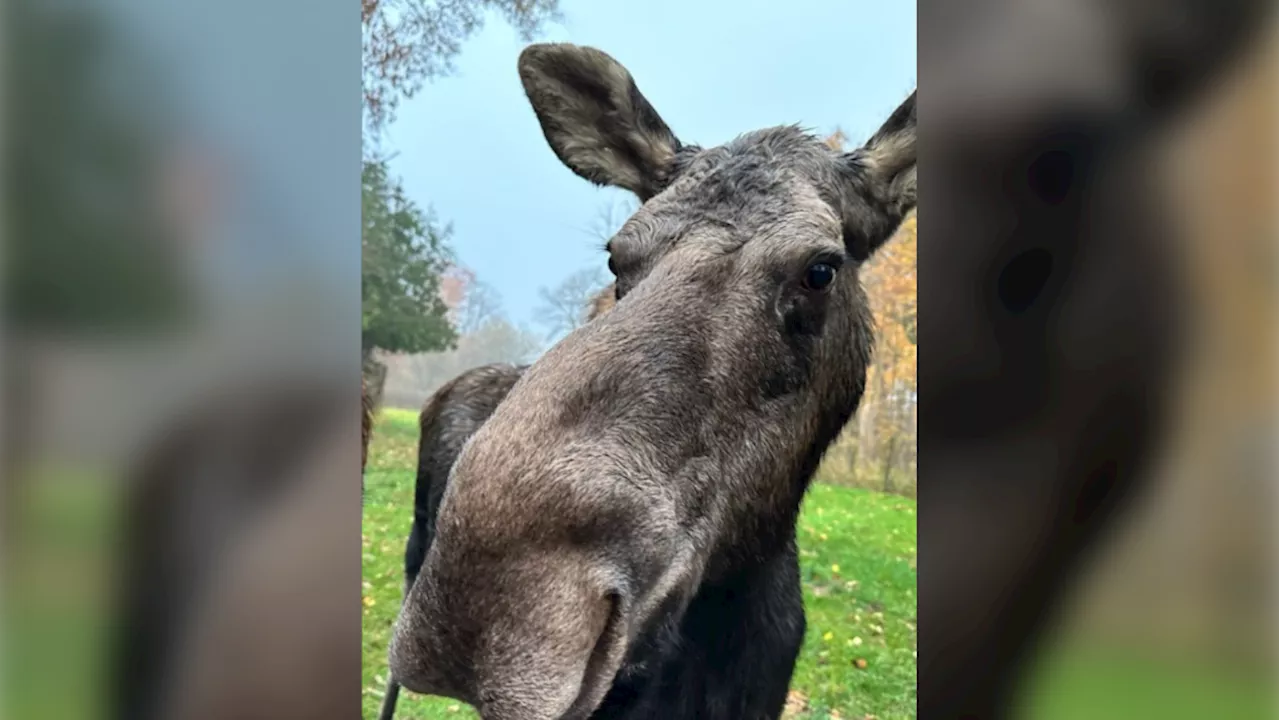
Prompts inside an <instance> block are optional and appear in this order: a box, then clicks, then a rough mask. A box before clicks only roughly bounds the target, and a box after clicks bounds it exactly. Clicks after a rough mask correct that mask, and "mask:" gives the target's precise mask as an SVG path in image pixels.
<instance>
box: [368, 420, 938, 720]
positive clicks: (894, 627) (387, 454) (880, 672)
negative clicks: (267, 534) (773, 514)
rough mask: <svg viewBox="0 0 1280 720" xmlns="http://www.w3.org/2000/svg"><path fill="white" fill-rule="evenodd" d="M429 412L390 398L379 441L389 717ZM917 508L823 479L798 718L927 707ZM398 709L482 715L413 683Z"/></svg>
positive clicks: (377, 689)
mask: <svg viewBox="0 0 1280 720" xmlns="http://www.w3.org/2000/svg"><path fill="white" fill-rule="evenodd" d="M416 454H417V422H416V416H415V415H414V413H412V412H408V411H403V410H386V411H384V412H383V413H382V414H381V415H380V418H379V421H378V426H377V428H376V429H375V431H374V437H373V443H372V446H371V447H370V449H369V466H368V470H367V473H366V476H365V493H366V494H365V510H364V529H363V535H362V539H361V541H362V545H363V550H362V552H363V557H364V587H363V595H364V609H363V613H364V615H363V619H362V623H363V629H364V640H363V642H364V647H363V654H364V657H363V678H362V684H363V688H364V690H363V699H362V706H363V715H364V717H365V718H374V717H377V713H378V708H379V707H380V705H381V703H382V693H383V689H384V687H385V683H386V677H387V659H386V658H387V641H388V639H389V634H390V630H391V625H392V623H393V622H394V620H395V616H396V610H397V609H398V607H399V604H400V593H401V584H402V582H403V581H402V572H403V571H402V563H403V555H404V542H405V539H406V538H407V537H408V534H409V524H410V520H411V515H412V507H413V481H414V471H415V466H416ZM915 512H916V508H915V502H914V501H912V500H908V499H905V498H901V497H897V496H893V495H883V494H880V493H876V492H871V491H867V490H861V489H857V488H847V487H836V486H832V485H827V484H817V485H815V486H814V487H813V489H812V490H811V491H810V493H809V497H808V499H807V500H806V501H805V505H804V509H803V513H802V515H801V518H800V524H799V539H800V548H801V549H800V554H801V558H800V563H801V574H802V577H803V580H804V597H805V609H806V615H807V617H808V632H807V634H806V636H805V644H804V648H803V649H802V650H801V653H800V660H799V663H798V664H797V667H796V673H795V676H794V677H793V678H792V693H791V698H790V700H789V702H788V709H787V714H786V717H788V718H797V719H800V718H804V719H814V720H816V719H817V718H824V719H825V718H830V717H838V718H863V717H866V716H873V717H875V718H878V720H899V719H902V718H912V717H915V702H916V664H915V647H916V626H915V622H916V619H915V615H916V569H915V568H916V560H915V558H916V516H915ZM396 717H397V718H402V719H405V720H407V719H409V718H475V717H476V715H475V713H474V712H472V711H471V710H470V708H467V707H465V706H463V705H461V704H459V703H457V702H455V701H452V700H447V699H443V698H432V697H423V696H419V695H414V694H412V693H408V692H402V693H401V695H400V702H399V705H398V708H397V712H396Z"/></svg>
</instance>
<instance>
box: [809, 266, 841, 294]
mask: <svg viewBox="0 0 1280 720" xmlns="http://www.w3.org/2000/svg"><path fill="white" fill-rule="evenodd" d="M835 279H836V269H835V266H833V265H831V264H830V263H825V262H819V263H814V264H812V265H810V266H809V267H808V269H806V270H805V271H804V286H805V287H806V288H808V289H809V290H825V289H826V287H827V286H828V285H830V284H831V281H832V280H835Z"/></svg>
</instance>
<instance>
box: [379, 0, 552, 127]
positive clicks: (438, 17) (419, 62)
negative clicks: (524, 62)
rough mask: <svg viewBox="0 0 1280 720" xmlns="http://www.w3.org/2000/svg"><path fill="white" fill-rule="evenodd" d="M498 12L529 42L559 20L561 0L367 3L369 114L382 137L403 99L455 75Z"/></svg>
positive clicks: (381, 0)
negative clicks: (466, 45)
mask: <svg viewBox="0 0 1280 720" xmlns="http://www.w3.org/2000/svg"><path fill="white" fill-rule="evenodd" d="M490 10H496V11H497V12H498V13H500V14H501V15H502V17H503V18H504V19H505V20H506V21H507V22H508V23H510V24H511V25H512V26H514V27H515V28H516V30H517V31H519V33H520V37H521V38H522V39H523V40H525V41H526V42H527V41H530V40H532V39H533V38H534V36H535V34H536V33H537V32H538V31H539V30H540V29H541V28H542V26H543V25H544V24H546V23H547V22H553V21H556V20H559V18H560V12H559V0H361V3H360V21H361V29H362V35H363V38H362V40H363V42H362V47H363V74H364V83H363V85H364V109H365V121H366V123H367V125H368V126H369V127H370V128H371V129H373V130H375V131H377V130H378V129H380V128H382V127H384V126H385V125H386V123H388V122H390V120H391V119H392V117H393V116H394V114H395V110H396V106H397V105H398V104H399V102H400V100H401V99H407V98H411V97H413V95H414V93H416V92H417V91H418V90H419V89H421V88H422V85H423V83H425V82H427V81H430V80H432V79H434V78H437V77H440V76H443V75H448V74H449V73H451V72H453V69H454V65H453V61H454V59H455V58H456V57H457V55H458V53H459V52H460V51H461V49H462V42H463V41H464V40H466V39H467V38H469V37H471V35H473V34H474V33H476V32H477V31H479V30H480V28H482V27H484V19H485V18H484V15H485V13H486V12H488V11H490Z"/></svg>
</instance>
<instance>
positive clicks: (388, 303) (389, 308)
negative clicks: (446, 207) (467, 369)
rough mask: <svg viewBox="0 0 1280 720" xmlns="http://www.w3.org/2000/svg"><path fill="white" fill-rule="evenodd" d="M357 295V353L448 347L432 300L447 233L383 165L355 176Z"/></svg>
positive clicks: (450, 336) (437, 301) (438, 303)
mask: <svg viewBox="0 0 1280 720" xmlns="http://www.w3.org/2000/svg"><path fill="white" fill-rule="evenodd" d="M361 211H362V213H363V228H362V233H361V262H362V270H363V272H362V297H361V311H362V318H361V333H360V349H361V353H362V356H363V357H364V359H365V360H366V361H368V360H369V359H370V358H371V355H372V352H373V350H374V349H375V348H376V349H381V350H387V351H393V352H426V351H431V350H443V349H446V348H449V347H452V346H453V343H454V341H455V340H456V337H457V336H456V333H455V332H454V329H453V327H452V326H451V325H450V324H449V320H448V317H447V312H448V308H447V307H446V305H445V303H444V300H443V298H442V297H441V294H440V280H441V275H442V274H443V273H444V271H445V269H446V268H447V267H448V266H449V260H450V253H449V250H448V246H447V241H448V237H449V228H447V227H444V228H441V227H439V226H438V225H436V224H435V221H434V219H433V218H432V217H431V216H430V215H428V214H426V213H424V212H423V211H422V210H420V209H419V208H418V207H417V206H416V205H415V204H414V203H413V202H411V201H410V200H409V199H408V198H406V197H405V195H404V191H403V189H402V188H401V187H400V185H399V183H398V182H397V181H395V180H394V179H392V178H391V176H390V174H389V173H388V170H387V166H386V164H385V162H381V161H366V162H365V163H364V170H363V173H362V174H361Z"/></svg>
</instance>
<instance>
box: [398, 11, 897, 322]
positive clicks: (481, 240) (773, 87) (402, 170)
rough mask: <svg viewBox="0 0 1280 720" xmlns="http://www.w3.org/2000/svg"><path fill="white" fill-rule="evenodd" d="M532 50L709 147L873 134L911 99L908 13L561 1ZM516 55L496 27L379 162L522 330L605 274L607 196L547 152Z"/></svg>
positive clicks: (512, 41) (494, 23) (510, 38)
mask: <svg viewBox="0 0 1280 720" xmlns="http://www.w3.org/2000/svg"><path fill="white" fill-rule="evenodd" d="M562 10H563V13H564V16H565V20H564V23H563V24H561V25H553V26H550V27H548V28H546V30H545V32H544V34H543V36H542V37H541V38H540V39H542V40H548V41H560V42H573V43H578V44H583V45H592V46H595V47H597V48H600V49H601V50H604V51H605V52H607V53H609V54H610V55H612V56H613V57H615V58H617V59H618V60H619V61H620V62H621V63H622V64H623V65H625V66H626V67H627V69H629V70H630V71H631V74H632V76H633V77H635V79H636V83H637V85H638V86H639V87H640V90H641V92H643V93H644V94H645V96H646V97H648V98H649V101H650V102H651V103H652V104H653V106H654V108H655V109H657V111H658V113H659V114H661V115H662V116H663V118H664V119H665V120H666V121H667V124H668V125H670V126H671V129H672V130H673V131H674V132H675V133H676V135H677V136H678V137H680V138H681V139H682V140H684V141H686V142H690V143H696V144H700V145H704V146H712V145H718V144H720V143H723V142H726V141H728V140H730V139H732V138H733V137H734V136H736V135H738V134H740V133H743V132H746V131H749V130H754V129H758V128H761V127H767V126H771V125H781V124H787V123H800V124H802V125H804V126H807V127H810V128H813V129H814V130H816V131H821V132H829V131H831V130H832V129H834V128H835V127H836V126H839V127H841V128H843V129H844V131H845V132H846V134H848V135H849V137H850V140H851V141H854V142H858V141H861V140H862V139H864V138H865V137H866V136H867V135H869V134H870V133H871V132H873V131H874V130H875V129H876V127H877V126H878V125H879V123H880V122H881V121H882V120H883V119H884V118H885V117H887V116H888V114H889V113H890V112H891V111H892V110H893V109H894V108H895V107H896V106H897V105H898V103H900V102H901V101H902V100H903V99H904V98H905V97H906V95H907V94H908V93H909V92H910V91H911V89H912V88H914V86H915V81H916V8H915V4H914V3H913V2H909V1H893V0H878V1H876V2H871V1H869V0H791V1H790V2H787V3H777V2H763V1H760V0H736V1H733V2H728V1H719V2H706V1H704V2H696V3H694V2H688V0H681V1H680V2H676V0H647V1H646V2H618V1H616V0H562ZM523 46H524V43H523V42H521V40H520V39H519V37H518V36H517V34H516V33H515V31H514V30H512V29H511V28H510V27H508V26H507V25H506V24H505V23H504V22H502V21H501V20H500V19H498V18H497V17H493V18H491V19H490V21H489V22H488V23H487V24H486V27H485V28H484V30H483V31H481V32H480V33H478V34H477V35H475V36H474V37H472V38H471V39H470V40H468V41H467V42H466V43H465V44H464V45H463V49H462V53H461V55H460V57H459V58H458V61H457V67H458V72H457V73H456V74H455V75H453V76H451V77H448V78H444V79H441V80H437V81H435V82H434V83H433V84H431V85H429V86H427V87H425V88H423V89H422V91H421V92H420V93H419V94H418V95H417V96H416V97H415V98H414V99H412V100H410V101H408V102H406V103H404V104H403V106H402V107H401V108H400V110H399V114H398V117H397V119H396V121H395V123H394V124H393V125H392V126H391V127H390V128H389V131H388V134H387V138H386V148H387V149H388V150H391V151H393V152H397V153H398V155H397V156H396V157H395V158H394V159H393V160H392V168H393V170H394V171H395V172H396V173H397V174H399V175H400V176H401V177H402V179H403V181H404V184H405V189H406V191H407V192H408V193H409V196H410V197H411V198H413V199H414V200H415V201H416V202H418V203H419V204H420V205H422V206H424V207H431V208H432V209H433V210H434V211H435V213H436V215H437V217H438V218H439V219H440V220H441V221H443V222H447V223H450V224H452V225H453V229H454V235H453V246H454V248H455V250H456V252H457V255H458V258H459V260H460V261H461V262H462V264H464V265H466V266H467V267H470V268H471V269H473V270H474V271H475V272H476V274H477V275H478V276H479V277H480V279H482V280H483V281H485V282H487V283H489V284H490V285H492V286H493V287H494V288H495V289H497V290H498V291H499V293H500V294H501V296H502V298H503V301H504V305H505V309H506V311H507V313H508V315H509V316H510V317H511V318H512V319H514V320H516V321H517V322H519V323H532V320H533V312H532V310H533V307H534V305H535V304H536V303H537V301H538V288H539V287H541V286H552V285H555V284H557V283H558V282H559V281H560V280H561V279H563V278H564V277H565V276H567V275H569V274H570V273H572V272H574V271H576V270H579V269H581V268H583V267H589V266H599V267H601V268H603V266H604V262H605V257H604V254H603V252H602V251H601V250H600V248H599V246H600V241H599V239H598V238H596V237H595V236H593V235H592V233H591V232H590V228H591V226H592V224H593V222H595V220H596V217H597V215H598V213H599V208H600V206H601V205H603V204H604V203H606V202H608V201H609V198H610V194H611V193H617V192H618V191H611V190H600V189H596V188H594V187H593V186H592V185H591V184H590V183H588V182H587V181H585V180H582V179H579V178H578V177H577V176H576V175H574V174H573V173H572V172H570V171H569V170H568V169H567V168H565V167H564V166H563V165H561V164H560V162H559V160H557V159H556V157H555V155H554V154H553V153H552V152H551V150H550V148H549V147H547V145H546V141H545V140H544V139H543V137H542V133H541V132H540V131H539V129H538V125H537V122H536V120H535V119H534V115H533V111H532V110H531V109H530V108H529V105H528V102H527V101H526V100H525V98H524V94H523V92H522V90H521V87H520V81H519V78H518V77H517V75H516V58H517V56H518V55H519V53H520V50H521V48H522V47H523Z"/></svg>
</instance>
